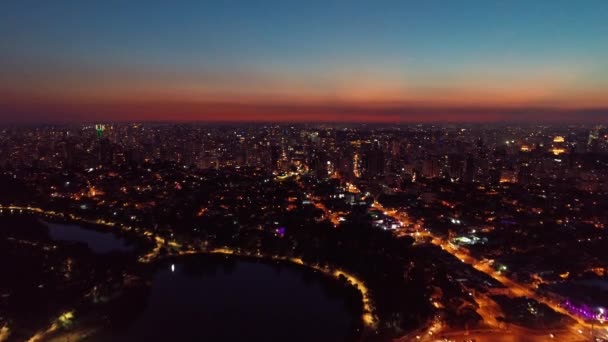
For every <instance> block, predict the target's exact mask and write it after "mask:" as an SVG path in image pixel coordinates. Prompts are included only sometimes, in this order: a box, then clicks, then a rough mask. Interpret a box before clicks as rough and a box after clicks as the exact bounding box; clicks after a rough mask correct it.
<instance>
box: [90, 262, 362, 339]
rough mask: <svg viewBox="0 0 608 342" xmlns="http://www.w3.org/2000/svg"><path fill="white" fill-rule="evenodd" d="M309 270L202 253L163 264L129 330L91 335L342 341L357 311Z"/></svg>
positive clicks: (107, 336)
mask: <svg viewBox="0 0 608 342" xmlns="http://www.w3.org/2000/svg"><path fill="white" fill-rule="evenodd" d="M307 272H308V271H306V270H302V269H299V268H294V267H287V266H282V267H278V266H277V265H269V264H262V263H257V262H254V261H246V260H238V259H232V260H228V261H226V260H225V259H223V260H218V259H217V258H208V257H205V256H201V257H197V258H195V259H187V261H180V262H174V263H168V264H164V265H162V267H161V269H160V270H158V271H156V273H155V274H154V277H153V281H152V285H151V289H150V292H149V297H148V302H147V305H146V306H145V308H144V309H143V312H142V313H141V314H140V315H139V316H137V318H136V319H135V320H134V321H133V322H132V323H130V324H129V325H128V326H127V327H124V330H123V329H121V330H122V331H120V332H117V331H113V332H109V333H107V334H106V336H104V337H103V338H101V337H98V339H94V340H100V341H106V340H107V341H109V340H111V341H342V340H344V339H345V338H347V335H348V334H349V333H350V332H351V331H350V329H351V328H352V326H351V324H353V323H354V322H356V321H358V318H357V317H358V316H356V315H353V314H352V313H351V312H350V311H349V310H348V309H347V305H346V304H345V297H344V296H341V295H340V294H341V293H340V292H339V291H337V290H335V289H334V290H331V289H328V286H327V285H326V284H327V283H325V282H326V281H328V280H327V279H322V278H321V276H320V275H318V274H313V273H310V272H309V273H307ZM342 294H343V293H342Z"/></svg>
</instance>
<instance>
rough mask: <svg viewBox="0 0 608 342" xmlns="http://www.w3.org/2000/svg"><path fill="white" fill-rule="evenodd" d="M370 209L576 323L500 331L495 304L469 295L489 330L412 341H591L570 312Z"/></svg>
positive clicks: (402, 217)
mask: <svg viewBox="0 0 608 342" xmlns="http://www.w3.org/2000/svg"><path fill="white" fill-rule="evenodd" d="M372 207H373V208H374V209H376V210H380V211H382V212H383V213H384V214H385V215H387V216H389V217H392V218H393V219H395V220H397V221H399V222H400V223H401V224H402V226H404V227H409V226H413V227H414V231H413V232H410V233H408V235H411V236H412V237H413V238H414V239H416V241H418V242H419V241H421V240H428V239H430V242H431V243H432V244H434V245H436V246H439V247H441V248H442V249H443V250H444V251H446V252H448V253H450V254H452V255H453V256H455V257H456V258H458V259H459V260H460V261H461V262H463V263H466V264H469V265H471V266H472V267H474V268H475V269H476V270H478V271H479V272H482V273H485V274H486V275H488V276H490V277H492V278H494V279H495V280H496V281H498V282H500V283H502V284H503V285H504V286H505V287H507V288H508V289H509V292H510V295H511V296H513V297H528V298H532V299H534V300H536V301H538V302H540V303H543V304H545V305H547V306H549V307H550V308H551V309H553V310H555V311H556V312H559V313H561V314H563V315H566V316H569V317H571V318H572V319H573V320H574V321H575V322H576V323H575V324H573V325H571V326H567V327H563V329H561V330H560V331H559V332H555V331H552V332H543V333H540V332H536V331H531V330H529V329H523V328H521V327H516V328H511V329H509V330H504V329H500V324H499V322H498V321H497V320H496V317H497V316H500V314H501V309H500V306H499V305H498V304H497V303H496V302H494V301H493V300H491V299H490V298H489V297H487V296H485V295H483V294H481V293H478V292H477V293H474V294H472V295H474V299H475V301H476V302H477V303H478V304H479V306H480V307H479V309H478V310H477V313H478V314H479V315H480V316H481V317H482V319H483V320H484V323H485V324H486V325H487V326H488V327H489V328H490V330H487V331H486V332H483V333H477V334H474V333H471V332H468V333H467V332H463V331H452V330H451V329H449V328H443V329H442V330H441V331H438V330H436V329H435V330H431V329H430V328H429V329H427V331H426V332H427V333H426V334H424V335H417V336H420V338H417V336H413V338H415V340H420V341H442V339H440V338H438V337H437V336H446V337H448V340H450V338H449V337H450V336H452V337H458V339H456V340H458V341H462V340H467V339H475V340H476V341H551V340H558V341H572V342H574V341H589V340H590V339H591V334H592V330H591V326H590V325H589V324H586V323H585V322H584V321H583V320H582V319H580V318H579V317H577V316H576V315H573V314H571V313H570V312H568V311H567V310H565V309H564V308H562V307H561V306H559V305H558V304H556V303H553V302H551V301H549V300H547V299H545V298H543V297H541V296H539V295H538V294H537V293H536V291H535V290H534V289H532V288H530V287H529V286H527V285H523V284H520V283H517V282H515V281H513V280H511V279H509V278H507V277H506V276H504V275H502V274H500V273H499V272H497V271H495V270H494V269H493V268H492V267H491V266H490V265H488V264H487V263H484V262H482V261H480V260H477V259H476V258H474V257H472V256H471V255H470V254H469V253H468V251H466V250H464V249H461V248H455V247H454V246H453V245H451V244H450V243H449V242H448V241H446V240H444V239H442V238H440V237H438V236H435V235H433V234H431V233H430V232H429V231H428V230H426V229H424V227H423V226H422V224H420V223H416V224H413V223H412V222H411V221H410V220H409V217H408V216H407V214H405V213H401V212H399V211H397V210H394V209H389V208H385V207H384V206H382V205H381V204H380V203H379V202H377V201H374V203H373V204H372ZM396 234H397V235H403V230H401V231H398V232H397V233H396ZM603 329H604V328H603ZM428 331H434V333H433V334H432V335H430V334H428ZM551 333H553V334H554V335H553V337H551ZM408 338H409V339H410V340H412V336H409V335H408ZM403 341H407V339H406V340H403Z"/></svg>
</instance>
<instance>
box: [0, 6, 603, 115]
mask: <svg viewBox="0 0 608 342" xmlns="http://www.w3.org/2000/svg"><path fill="white" fill-rule="evenodd" d="M607 108H608V1H605V0H580V1H572V0H534V1H529V0H527V1H518V0H510V1H499V0H496V1H494V0H483V1H481V0H480V1H477V0H442V1H437V0H425V1H420V0H418V1H408V0H400V1H382V0H376V1H372V0H370V1H357V0H349V1H331V0H325V1H316V0H308V1H297V0H296V1H289V0H287V1H286V0H282V1H264V0H259V1H253V0H243V1H237V0H223V1H212V0H209V1H204V0H196V1H185V0H184V1H179V0H176V1H155V0H147V1H138V0H132V1H114V0H105V1H90V0H74V1H66V0H54V1H47V0H41V1H30V0H3V1H0V122H11V123H12V122H32V123H36V122H92V121H272V122H274V121H305V122H308V121H332V122H333V121H336V122H340V121H347V122H357V121H364V122H424V121H451V122H458V121H467V122H471V121H481V122H487V121H530V120H532V121H572V122H577V121H608V110H606V109H607Z"/></svg>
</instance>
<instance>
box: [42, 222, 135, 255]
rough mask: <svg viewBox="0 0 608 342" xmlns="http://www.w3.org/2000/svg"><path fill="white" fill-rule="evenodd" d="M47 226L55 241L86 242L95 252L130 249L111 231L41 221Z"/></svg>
mask: <svg viewBox="0 0 608 342" xmlns="http://www.w3.org/2000/svg"><path fill="white" fill-rule="evenodd" d="M42 222H43V223H44V224H45V225H46V226H47V227H48V228H49V235H50V236H51V239H53V240H55V241H73V242H83V243H86V244H87V245H88V246H89V248H90V249H91V250H92V251H93V252H94V253H97V254H106V253H111V252H126V251H130V250H131V247H130V246H129V245H127V243H126V241H125V240H123V239H121V238H119V237H117V236H115V235H114V234H112V233H111V232H98V231H96V230H92V229H85V228H83V227H81V226H79V225H75V224H61V223H51V222H46V221H42Z"/></svg>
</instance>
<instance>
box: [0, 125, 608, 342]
mask: <svg viewBox="0 0 608 342" xmlns="http://www.w3.org/2000/svg"><path fill="white" fill-rule="evenodd" d="M0 150H1V152H2V153H1V154H0V155H2V160H1V161H0V166H1V167H2V188H3V189H5V190H4V191H3V192H2V198H0V201H1V202H0V203H1V208H0V210H1V220H3V222H4V223H3V226H4V225H6V226H9V227H10V226H11V225H18V226H25V227H28V228H27V229H25V228H24V230H23V231H19V230H5V231H3V232H2V234H3V237H4V238H3V240H2V243H3V248H2V249H1V250H2V253H3V254H4V255H3V258H2V260H3V261H4V262H3V264H4V265H3V266H4V269H5V270H7V271H8V272H9V274H18V273H19V272H20V271H19V269H20V268H22V267H24V266H25V265H36V267H37V269H39V272H40V273H36V272H32V273H31V274H30V273H29V272H28V275H27V277H24V278H21V277H15V278H14V279H12V280H11V281H9V283H8V284H7V285H8V286H7V287H5V288H3V294H2V297H3V301H2V311H3V312H5V313H6V314H7V315H6V316H3V317H2V319H3V322H2V324H3V326H4V329H5V331H6V333H8V332H9V331H10V332H11V333H12V334H15V336H17V339H21V338H29V339H30V340H32V341H37V340H44V339H45V338H50V337H53V338H58V336H61V335H62V334H74V336H79V335H78V334H83V335H87V334H89V333H91V331H95V330H96V329H95V326H96V325H99V324H101V323H100V322H101V321H104V319H102V318H101V317H97V316H98V315H99V313H97V311H104V310H111V309H109V308H111V307H112V306H114V305H118V306H120V305H124V304H120V303H121V301H124V300H125V299H120V298H121V296H125V294H124V293H129V291H137V290H138V289H139V290H140V291H141V289H140V287H142V286H144V284H145V282H146V277H149V274H148V273H147V272H149V271H144V269H146V267H145V266H142V265H148V264H159V263H162V262H163V261H164V260H177V258H178V257H180V256H184V257H187V256H188V255H195V254H218V255H236V256H239V257H243V258H246V259H254V260H255V259H261V260H274V261H275V262H279V261H280V262H281V263H291V264H295V265H301V266H302V265H303V266H304V267H307V268H309V269H312V270H314V271H315V272H317V273H320V274H323V275H326V276H328V277H333V278H336V279H338V280H339V281H340V282H341V283H344V284H345V286H347V287H350V288H352V289H353V290H356V291H352V290H350V291H347V293H351V292H352V293H351V294H350V295H349V297H348V298H349V299H347V301H350V302H353V304H352V312H353V313H358V316H359V317H360V319H359V320H355V321H353V323H352V326H351V328H352V329H353V331H354V332H355V333H353V335H351V336H354V337H356V338H370V339H374V338H377V339H380V340H384V339H396V340H399V341H409V340H418V339H419V340H426V341H435V340H436V336H440V337H437V338H442V339H445V340H450V339H453V340H456V339H457V338H458V339H459V338H461V337H467V336H469V338H471V339H473V338H475V337H476V336H479V337H477V338H478V339H479V338H487V340H495V341H499V340H500V339H499V338H498V336H500V337H501V338H503V340H505V341H507V340H524V339H523V336H525V337H526V338H529V339H530V340H539V341H544V340H548V339H549V338H552V337H555V338H556V339H557V340H559V341H585V340H588V339H589V337H590V336H593V337H594V338H596V339H597V340H601V339H603V338H606V336H608V329H606V328H607V325H606V324H604V320H605V318H606V316H605V313H604V308H606V307H608V302H607V297H606V291H605V282H606V280H605V279H606V278H605V277H606V257H605V255H606V254H605V249H606V247H607V244H608V240H606V239H604V237H605V235H606V234H605V232H606V230H605V229H606V226H605V225H606V223H607V222H608V216H607V215H608V212H607V211H606V210H605V208H606V207H608V196H607V191H608V174H607V173H608V129H607V128H606V127H603V126H597V125H576V126H539V125H517V126H505V125H478V124H468V125H432V124H419V125H402V126H390V127H385V126H377V125H367V124H357V125H355V124H353V125H346V126H345V125H338V126H336V125H330V124H317V125H313V124H299V125H296V124H292V125H274V124H257V125H238V126H235V125H202V124H94V125H71V126H32V127H18V128H16V127H13V128H11V127H8V128H3V129H2V140H1V141H0ZM23 220H25V221H23ZM24 222H25V223H24ZM48 222H58V223H62V222H71V223H76V224H79V225H83V226H89V228H90V229H93V230H95V231H98V232H103V233H110V234H113V235H114V236H116V237H120V238H121V239H124V240H127V241H129V245H132V249H129V250H126V251H125V250H123V251H121V252H122V253H117V254H116V255H114V256H113V257H111V256H106V258H108V260H104V261H103V262H100V260H103V259H94V257H95V256H94V255H92V254H91V252H90V251H88V250H87V249H86V248H84V249H82V248H77V247H78V243H76V244H70V243H67V244H66V243H64V242H61V243H60V242H58V241H55V240H54V239H53V238H52V234H51V237H49V236H45V234H44V233H43V232H42V231H38V232H37V230H36V229H35V227H36V226H37V225H40V224H41V223H43V225H50V223H48ZM64 238H65V237H64ZM64 248H65V249H64ZM26 251H27V252H26ZM24 253H25V254H24ZM93 254H94V253H93ZM15 258H20V259H24V261H22V262H21V261H20V262H19V263H14V262H13V260H15ZM98 258H99V257H98ZM42 260H44V261H43V262H42ZM41 262H42V264H40V263H41ZM99 263H101V264H103V266H104V267H107V269H106V268H103V267H102V268H101V269H99V268H100V267H101V265H98V264H99ZM91 264H92V265H93V266H92V265H91ZM140 264H141V265H140ZM29 267H31V266H29ZM41 267H42V268H41ZM89 267H92V268H90V269H88V268H89ZM171 267H172V268H174V267H175V265H172V266H171ZM30 271H32V270H30ZM47 291H49V292H47ZM56 291H57V292H59V293H62V295H61V296H60V297H59V298H61V300H60V301H59V300H58V301H57V302H54V301H53V302H49V303H48V305H47V306H45V307H39V306H38V303H37V302H36V301H32V298H37V297H38V296H45V295H55V292H56ZM121 294H122V295H121ZM85 298H86V299H85ZM111 298H116V299H112V300H111ZM90 300H93V301H94V302H98V303H99V304H97V305H99V306H100V308H95V307H94V306H93V307H91V306H90V304H85V302H87V301H90ZM68 303H69V304H68ZM66 307H69V308H70V309H69V310H66V311H65V312H63V311H62V310H65V308H66ZM113 310H116V309H113ZM121 314H123V312H121ZM48 315H51V318H53V319H54V320H51V321H50V322H49V316H48ZM66 315H68V316H66ZM80 315H83V316H84V318H83V319H82V320H79V318H80ZM107 315H109V316H108V317H110V318H107V317H105V319H109V323H107V322H106V323H105V324H110V326H111V325H112V324H118V323H116V322H113V319H116V320H118V319H124V317H122V316H121V315H118V314H117V313H114V315H115V316H116V317H112V315H110V314H107ZM74 316H75V317H76V318H73V317H74ZM44 322H47V325H48V327H46V326H45V325H44V324H43V323H44ZM9 336H10V335H9ZM520 338H521V339H520Z"/></svg>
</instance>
